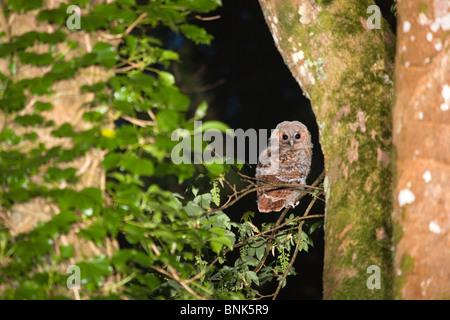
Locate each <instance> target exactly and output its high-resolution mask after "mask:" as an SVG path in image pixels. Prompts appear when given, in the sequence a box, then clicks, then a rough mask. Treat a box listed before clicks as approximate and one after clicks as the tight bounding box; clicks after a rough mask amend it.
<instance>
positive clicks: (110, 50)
mask: <svg viewBox="0 0 450 320" xmlns="http://www.w3.org/2000/svg"><path fill="white" fill-rule="evenodd" d="M92 52H93V53H96V54H97V60H98V62H99V63H100V64H101V65H103V66H104V67H106V68H108V69H111V68H112V67H114V65H115V64H116V62H117V60H118V59H119V56H118V55H117V52H116V48H114V46H113V45H110V44H109V43H106V42H97V43H96V44H95V46H94V48H92Z"/></svg>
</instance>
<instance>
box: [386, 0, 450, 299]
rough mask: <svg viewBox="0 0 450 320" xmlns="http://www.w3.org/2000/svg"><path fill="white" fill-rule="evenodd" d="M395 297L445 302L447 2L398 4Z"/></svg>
mask: <svg viewBox="0 0 450 320" xmlns="http://www.w3.org/2000/svg"><path fill="white" fill-rule="evenodd" d="M398 2H399V3H398V19H399V23H398V32H397V34H398V43H397V56H396V75H395V76H396V86H397V90H396V91H397V94H396V104H395V108H394V130H393V139H394V145H395V148H396V161H395V165H396V169H397V171H396V176H397V179H396V187H395V191H394V197H395V202H394V210H395V216H394V241H395V242H396V250H395V262H394V268H395V269H394V271H395V297H396V298H398V299H449V298H450V272H449V265H450V188H449V186H450V185H449V181H450V111H449V108H450V54H449V53H450V49H449V46H450V41H449V37H448V36H449V34H450V2H449V1H447V0H427V1H424V0H410V1H404V0H403V1H398Z"/></svg>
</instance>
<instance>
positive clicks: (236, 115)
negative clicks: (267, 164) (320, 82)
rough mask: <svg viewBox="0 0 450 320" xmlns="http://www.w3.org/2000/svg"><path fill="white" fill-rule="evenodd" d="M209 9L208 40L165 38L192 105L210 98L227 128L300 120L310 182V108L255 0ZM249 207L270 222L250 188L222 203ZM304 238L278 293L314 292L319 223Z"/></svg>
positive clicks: (310, 295) (386, 5) (316, 160)
mask: <svg viewBox="0 0 450 320" xmlns="http://www.w3.org/2000/svg"><path fill="white" fill-rule="evenodd" d="M376 3H377V5H378V6H380V8H381V10H382V13H383V15H384V17H385V18H386V19H387V20H388V22H389V23H390V25H391V26H392V29H393V30H394V32H395V28H396V26H395V16H394V15H393V14H392V13H391V6H392V3H393V1H376ZM205 16H206V15H205ZM213 16H216V19H214V20H209V21H202V20H199V19H197V20H196V21H195V22H194V23H196V24H197V25H200V26H202V27H204V28H205V29H206V30H207V31H208V33H210V34H212V35H213V36H214V40H213V41H212V42H211V44H210V45H200V46H195V45H193V44H192V43H191V42H190V41H186V39H184V38H183V37H182V36H180V35H175V34H174V35H172V38H171V40H170V41H169V49H172V50H174V51H178V52H179V53H180V56H181V59H182V63H180V64H178V65H177V66H176V67H175V70H174V73H175V74H176V75H177V79H180V81H179V82H178V84H179V85H180V87H181V89H182V91H183V92H185V93H186V94H189V95H190V96H191V98H192V100H193V103H192V105H193V106H196V105H198V104H199V103H200V102H201V101H202V100H206V101H207V102H208V104H209V106H210V109H209V111H208V119H215V120H220V121H223V122H225V123H226V124H228V125H229V126H230V127H231V128H233V129H238V128H242V129H244V130H247V129H249V128H254V129H256V130H258V129H268V130H270V129H274V128H275V126H276V125H277V124H278V123H280V122H282V121H285V120H290V121H292V120H298V121H301V122H302V123H304V124H305V125H306V126H307V127H308V128H309V130H310V132H311V134H312V142H313V144H314V149H313V161H312V167H311V172H310V175H309V177H308V180H307V183H309V184H311V183H312V182H313V181H314V180H315V179H316V178H317V177H318V176H319V175H320V173H321V172H322V170H323V166H324V159H323V155H322V151H321V148H320V144H319V140H318V139H319V137H318V128H317V124H316V120H315V117H314V113H313V112H312V110H311V106H310V103H309V100H308V99H307V98H306V97H304V95H303V93H302V91H301V89H300V87H299V85H298V84H297V82H296V81H295V80H294V78H293V77H292V75H291V73H290V71H289V70H288V68H287V66H286V65H285V64H284V62H283V60H282V57H281V55H280V54H279V52H278V51H277V49H276V47H275V45H274V42H273V38H272V35H271V34H270V32H269V29H268V27H267V25H266V23H265V21H264V17H263V14H262V11H261V8H260V6H259V3H258V1H256V0H224V1H223V6H222V7H221V8H220V9H219V10H217V11H216V12H213V13H210V14H208V15H207V17H213ZM368 16H369V15H368ZM183 61H184V63H183ZM269 132H270V131H269ZM243 170H244V172H245V173H246V174H248V175H250V176H254V172H255V168H254V166H253V167H249V166H245V167H244V169H243ZM308 203H309V201H308V199H304V200H302V203H301V204H300V206H298V207H297V208H296V209H295V212H296V213H297V214H299V213H301V212H302V210H304V208H305V207H306V206H307V205H308ZM249 210H250V211H255V212H256V214H255V218H254V223H255V224H257V225H260V224H261V223H262V222H269V221H270V222H275V221H276V219H277V217H278V215H279V213H269V214H261V213H259V212H257V208H256V196H255V195H250V196H248V197H246V198H244V199H242V200H240V201H239V202H238V203H237V204H236V205H234V206H233V207H232V209H231V208H230V209H228V210H225V211H226V213H227V214H228V215H229V216H230V217H231V218H232V219H237V220H239V218H240V216H239V215H241V214H242V213H243V212H246V211H249ZM323 212H324V204H323V203H319V204H318V205H315V206H314V207H313V209H312V211H311V213H310V214H323ZM236 214H238V216H235V215H236ZM304 230H305V228H304ZM312 239H313V241H314V248H311V249H310V250H309V252H308V253H306V252H301V253H300V254H299V255H298V256H297V259H296V262H295V264H294V267H295V270H296V272H297V275H296V276H289V277H288V278H287V285H286V287H285V288H283V289H282V290H281V291H280V294H279V296H278V299H321V298H322V269H323V252H324V243H323V228H320V229H319V230H317V231H315V232H314V233H313V236H312ZM273 285H274V287H271V286H269V287H265V288H259V290H260V292H261V293H272V292H273V291H274V289H275V285H276V284H275V283H274V284H273Z"/></svg>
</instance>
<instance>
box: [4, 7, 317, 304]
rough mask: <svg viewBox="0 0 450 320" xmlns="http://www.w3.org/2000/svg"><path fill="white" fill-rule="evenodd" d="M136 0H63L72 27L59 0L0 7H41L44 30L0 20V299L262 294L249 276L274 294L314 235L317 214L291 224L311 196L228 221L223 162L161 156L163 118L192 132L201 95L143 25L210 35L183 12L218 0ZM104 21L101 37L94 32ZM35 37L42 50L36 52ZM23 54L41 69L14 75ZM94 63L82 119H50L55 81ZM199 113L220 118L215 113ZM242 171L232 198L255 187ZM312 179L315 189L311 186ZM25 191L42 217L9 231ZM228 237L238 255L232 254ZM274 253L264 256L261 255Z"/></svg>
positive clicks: (205, 39)
mask: <svg viewBox="0 0 450 320" xmlns="http://www.w3.org/2000/svg"><path fill="white" fill-rule="evenodd" d="M138 3H142V1H139V2H138V1H135V0H117V1H114V2H111V3H108V4H106V3H104V4H100V5H98V6H96V7H94V8H92V7H91V6H90V2H89V1H87V0H78V1H71V4H75V5H78V6H80V7H81V9H82V16H81V30H68V28H67V27H66V20H67V18H68V17H69V16H70V14H68V13H67V7H68V4H61V6H60V7H59V8H56V9H52V10H44V9H41V7H42V5H43V1H42V0H41V1H39V0H35V1H21V0H11V1H9V2H8V5H5V6H4V7H3V14H4V15H5V17H6V18H7V17H8V16H10V15H12V14H16V15H17V14H24V13H30V12H31V11H29V10H38V12H36V15H37V19H38V21H39V23H42V24H47V23H48V24H50V25H51V26H52V28H48V30H53V31H52V32H48V33H47V32H42V31H30V32H26V33H24V34H21V35H18V36H14V35H12V36H9V35H7V33H6V32H3V33H2V35H3V36H4V38H3V39H7V41H4V42H2V43H0V59H2V60H3V61H2V62H4V61H7V63H8V65H9V73H6V72H4V73H1V72H0V116H1V117H0V120H2V123H0V130H1V131H0V183H1V184H0V199H1V200H0V201H1V203H0V204H1V207H0V297H1V298H3V299H67V298H74V297H77V294H78V295H79V297H80V298H82V299H100V298H102V299H104V298H108V299H123V298H128V299H203V298H205V299H244V298H261V297H262V295H261V294H260V293H259V292H258V290H259V288H260V286H262V285H264V284H265V283H268V282H271V281H274V279H275V281H278V284H279V285H278V288H277V292H276V293H275V294H272V295H271V296H272V297H274V296H276V294H277V293H278V292H279V290H280V289H281V287H282V286H284V284H285V279H286V276H287V275H290V274H295V270H294V268H293V267H292V263H293V260H294V259H295V257H296V253H297V252H298V251H301V250H306V251H307V250H308V248H309V246H311V245H312V242H311V240H310V238H309V234H310V233H311V232H313V231H314V229H315V228H316V227H317V226H318V224H317V223H316V224H313V225H310V226H309V228H307V231H303V230H302V227H303V226H304V222H305V219H306V218H308V217H306V215H307V214H308V213H309V210H310V208H309V210H308V211H307V212H305V216H295V215H293V214H291V215H289V216H288V217H287V218H285V216H286V213H287V211H286V212H284V213H283V214H282V215H281V216H280V219H279V220H278V221H277V222H276V223H269V224H266V225H264V226H262V227H261V228H260V230H259V229H258V228H257V227H256V226H255V225H254V224H253V222H252V217H253V215H254V213H253V212H247V213H244V214H243V215H242V219H241V221H237V222H236V221H231V220H230V218H229V217H228V216H227V215H226V214H225V213H224V212H223V211H222V210H221V209H223V208H225V207H227V206H225V205H224V203H225V204H227V203H228V202H226V201H224V199H223V198H224V197H225V195H224V190H225V189H226V188H227V186H231V184H229V182H228V181H227V173H228V172H229V171H230V165H227V164H180V165H175V164H173V163H172V162H171V161H170V153H171V150H172V148H173V147H174V146H175V145H176V144H177V143H178V141H172V140H171V134H172V132H173V131H174V130H175V129H178V128H182V129H187V130H189V131H191V132H192V130H193V129H194V121H196V120H201V119H202V118H203V117H205V115H206V111H207V107H208V106H207V104H206V103H202V104H200V105H199V106H192V105H191V101H190V99H189V97H188V96H187V95H185V94H183V93H182V92H180V90H179V88H178V87H177V85H176V79H175V76H174V75H173V74H172V73H170V71H169V70H170V66H171V65H172V64H173V63H174V62H179V61H180V57H179V55H178V54H177V53H176V52H174V51H171V50H168V49H166V48H165V45H164V37H161V38H158V37H157V36H156V34H157V33H156V32H152V31H154V30H156V29H157V28H160V29H158V30H171V31H172V32H175V33H178V34H180V33H181V34H183V35H184V36H185V37H186V38H188V39H190V40H192V41H193V42H194V43H196V44H208V43H209V42H210V41H211V39H212V37H211V35H209V34H208V33H207V32H206V30H204V29H203V28H200V27H198V26H197V25H195V19H194V16H195V15H197V14H204V13H207V12H210V11H212V10H214V9H216V8H217V7H218V6H219V5H220V4H221V3H220V1H219V0H191V1H178V0H155V1H150V2H147V3H145V4H138ZM0 14H1V12H0ZM130 26H133V28H131V29H129V28H130ZM39 30H40V29H39ZM105 31H106V34H108V35H109V36H110V37H109V38H107V37H106V38H105V37H103V38H100V37H99V36H98V35H99V33H100V32H105ZM77 32H85V33H87V34H89V35H90V36H91V37H92V39H93V43H92V50H90V51H88V52H85V50H84V49H82V47H83V46H82V45H81V40H80V39H81V38H80V39H79V38H76V37H75V38H74V37H71V35H74V34H76V33H77ZM108 39H112V40H111V41H109V40H108ZM36 46H41V48H44V49H45V50H44V51H45V52H44V51H40V52H39V53H37V52H34V51H33V50H32V48H33V47H36ZM61 47H63V48H64V50H65V51H64V54H62V53H61V51H60V48H61ZM25 65H28V66H35V67H45V69H44V70H45V72H43V73H42V74H40V75H39V76H31V77H29V78H28V77H26V75H23V74H20V77H19V73H18V70H20V68H22V67H23V66H25ZM92 66H95V67H100V68H101V70H102V77H101V80H100V81H98V82H96V83H93V84H83V85H80V91H81V93H82V94H88V93H89V94H90V96H91V99H90V101H88V102H86V103H85V104H84V105H83V108H82V121H84V122H85V123H86V124H88V125H86V126H83V127H80V126H76V125H74V124H73V123H68V122H65V123H62V124H56V123H55V121H53V120H49V119H48V116H47V115H48V114H49V113H51V112H53V111H54V108H55V105H56V103H53V102H54V101H55V99H58V98H57V95H58V93H59V92H55V91H54V89H52V88H53V86H54V85H55V84H58V83H60V82H62V81H68V80H75V79H76V77H77V76H79V75H82V74H84V73H86V72H88V71H87V70H89V68H90V67H92ZM76 83H78V82H76ZM191 114H192V115H191ZM203 125H204V127H210V128H217V129H219V130H221V131H224V130H225V129H226V128H228V126H226V125H225V124H223V123H221V122H218V121H210V122H204V123H203ZM44 133H48V135H45V139H44V137H43V135H44ZM49 141H50V142H52V145H51V146H50V144H49V143H48V142H49ZM91 152H95V154H96V155H102V156H103V158H102V162H101V166H102V168H101V171H103V172H104V175H105V176H106V179H105V181H106V183H105V185H104V186H97V185H96V184H95V183H92V182H91V183H90V184H89V183H87V184H86V183H85V181H84V180H85V179H84V172H83V169H82V165H80V163H79V162H77V160H79V159H80V158H82V157H87V156H88V155H89V154H90V153H91ZM91 159H92V157H91ZM94 160H95V159H94ZM234 169H236V168H234ZM236 171H238V170H237V169H236ZM233 174H235V175H236V173H233ZM241 177H242V176H241ZM243 178H245V177H243ZM246 182H247V183H248V185H249V187H248V188H246V189H244V191H238V190H233V192H234V193H233V194H232V195H231V197H232V198H233V199H238V198H240V197H242V196H245V195H247V194H249V193H251V192H254V191H255V190H256V188H255V185H254V184H253V183H252V181H251V180H250V179H247V180H246ZM100 185H101V184H100ZM314 190H315V193H314V194H313V196H312V198H313V201H316V200H317V199H318V197H319V196H320V195H321V194H322V191H321V190H322V189H321V188H318V187H316V188H315V189H314ZM253 194H254V193H252V194H251V195H253ZM221 195H222V196H221ZM230 199H231V198H230ZM36 202H43V203H45V204H46V206H47V207H49V208H50V209H49V212H50V213H49V215H48V218H47V219H40V221H39V222H38V223H36V225H35V226H33V227H32V228H31V229H30V230H26V231H24V232H13V231H12V229H11V223H12V221H11V217H12V216H14V214H15V210H16V209H15V208H16V206H17V205H21V204H26V203H29V204H30V205H31V206H32V207H33V204H35V203H36ZM221 203H222V207H221V206H220V204H221ZM34 208H36V207H34ZM319 224H320V222H319ZM305 225H306V224H305ZM86 247H88V248H91V249H92V250H91V251H90V253H88V251H86V250H83V249H84V248H86ZM231 251H234V253H236V252H237V251H238V253H239V254H238V257H236V258H230V256H229V253H230V252H231ZM271 253H273V254H274V256H275V258H274V259H272V260H271V261H269V259H267V257H268V255H269V254H271ZM71 265H77V266H78V267H79V268H80V271H81V274H80V280H81V290H80V292H78V293H75V295H74V293H73V292H72V290H69V289H68V288H67V287H66V282H67V280H68V278H69V276H70V275H71V273H66V270H67V267H69V266H71Z"/></svg>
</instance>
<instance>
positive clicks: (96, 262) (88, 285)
mask: <svg viewBox="0 0 450 320" xmlns="http://www.w3.org/2000/svg"><path fill="white" fill-rule="evenodd" d="M77 265H78V267H79V268H80V277H81V284H82V285H83V288H85V289H87V290H89V291H93V290H95V289H97V288H100V287H101V286H102V285H103V281H104V278H105V277H106V276H108V275H109V274H110V273H111V271H112V267H111V265H110V263H109V261H108V258H107V257H106V256H105V255H103V254H102V255H99V256H98V257H95V258H93V259H91V260H89V261H87V262H79V263H77Z"/></svg>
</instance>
